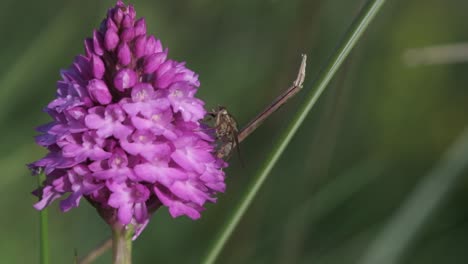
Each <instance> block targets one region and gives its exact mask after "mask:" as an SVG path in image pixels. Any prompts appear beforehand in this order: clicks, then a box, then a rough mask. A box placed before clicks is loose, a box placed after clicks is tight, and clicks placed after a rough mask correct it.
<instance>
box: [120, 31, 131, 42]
mask: <svg viewBox="0 0 468 264" xmlns="http://www.w3.org/2000/svg"><path fill="white" fill-rule="evenodd" d="M134 37H135V30H134V29H133V28H126V29H124V30H122V33H120V39H121V40H122V41H125V42H130V41H132V40H133V38H134Z"/></svg>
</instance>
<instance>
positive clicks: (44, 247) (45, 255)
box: [37, 174, 49, 264]
mask: <svg viewBox="0 0 468 264" xmlns="http://www.w3.org/2000/svg"><path fill="white" fill-rule="evenodd" d="M44 178H45V176H44V175H43V174H40V175H38V176H37V181H38V186H41V185H42V182H43V181H44ZM48 223H49V216H48V212H47V208H44V209H42V210H41V211H40V212H39V240H40V241H39V259H40V261H39V263H41V264H49V224H48Z"/></svg>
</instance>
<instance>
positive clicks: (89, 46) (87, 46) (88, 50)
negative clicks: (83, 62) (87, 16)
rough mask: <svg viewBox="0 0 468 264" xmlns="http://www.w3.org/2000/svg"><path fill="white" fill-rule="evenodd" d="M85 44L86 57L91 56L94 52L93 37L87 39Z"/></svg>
mask: <svg viewBox="0 0 468 264" xmlns="http://www.w3.org/2000/svg"><path fill="white" fill-rule="evenodd" d="M84 46H85V53H86V57H91V56H92V55H93V52H94V48H93V39H92V38H87V39H85V42H84Z"/></svg>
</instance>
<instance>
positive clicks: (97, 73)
mask: <svg viewBox="0 0 468 264" xmlns="http://www.w3.org/2000/svg"><path fill="white" fill-rule="evenodd" d="M91 70H92V72H93V76H94V78H97V79H101V78H102V77H103V76H104V71H105V68H104V62H102V60H101V58H99V57H98V56H96V55H93V57H92V58H91Z"/></svg>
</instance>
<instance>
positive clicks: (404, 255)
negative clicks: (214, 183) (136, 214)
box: [0, 0, 468, 264]
mask: <svg viewBox="0 0 468 264" xmlns="http://www.w3.org/2000/svg"><path fill="white" fill-rule="evenodd" d="M387 2H388V3H387V4H386V5H385V6H384V8H383V9H382V12H381V13H379V14H378V17H377V18H376V19H375V23H373V24H372V25H371V27H370V28H369V30H368V31H367V32H366V33H365V35H364V37H363V38H362V39H361V40H360V41H359V44H358V45H357V46H356V48H355V49H354V51H353V52H352V54H351V55H350V57H349V59H348V60H347V62H346V63H345V64H344V66H343V67H342V69H341V70H340V71H339V72H338V74H337V75H336V76H335V78H334V80H333V81H332V83H331V84H330V86H329V88H328V89H327V90H326V92H325V93H324V94H323V96H322V97H321V98H320V100H319V103H318V104H317V106H316V107H315V108H314V109H313V111H312V112H311V114H310V115H309V117H308V118H307V120H306V121H305V123H304V125H303V126H302V127H301V129H300V130H299V132H298V134H297V135H296V137H295V138H294V140H293V141H292V143H291V144H290V146H289V147H288V148H287V150H286V152H285V153H284V155H283V157H282V158H281V160H280V162H279V163H278V164H277V166H276V167H275V169H274V170H273V172H272V173H271V175H270V176H269V178H268V180H267V181H266V183H265V185H264V186H263V187H262V189H261V191H260V193H259V195H258V196H257V197H256V199H255V201H254V202H253V204H252V206H251V207H250V209H249V210H248V212H247V214H246V215H245V217H244V218H243V220H242V221H241V223H240V225H239V227H238V228H237V229H236V230H235V233H234V235H233V237H232V239H231V240H230V241H229V242H228V244H227V245H226V248H225V249H224V251H223V253H222V255H221V256H220V258H219V261H218V262H219V263H315V264H318V263H323V264H325V263H327V264H328V263H329V264H334V263H340V264H342V263H364V264H373V263H375V264H379V263H468V250H467V247H468V210H467V205H466V201H467V199H468V192H467V191H468V185H467V184H468V170H467V169H465V168H464V165H465V164H467V163H468V155H465V154H466V152H467V150H468V149H467V148H466V146H465V145H466V144H465V145H463V141H457V139H458V138H459V137H463V136H461V135H462V133H463V132H462V131H463V130H464V128H465V127H466V126H467V125H468V115H467V113H468V89H467V84H468V74H467V73H468V61H465V62H464V61H463V60H461V61H459V62H458V63H451V62H448V63H444V64H439V63H436V64H431V65H427V64H418V63H417V62H415V61H412V59H411V58H412V57H405V54H406V52H407V51H408V50H409V49H415V48H416V49H417V48H422V47H427V46H432V45H441V44H449V43H460V42H465V41H466V42H468V22H467V20H466V10H468V1H462V0H447V1H440V0H439V1H438V0H414V1H397V0H393V1H391V0H389V1H387ZM131 3H132V4H134V5H135V7H136V10H137V12H138V14H139V16H144V17H146V19H147V21H148V30H149V32H151V33H152V34H155V35H156V36H157V37H158V38H160V39H161V40H162V42H163V45H165V46H167V47H169V48H170V56H171V57H172V58H174V59H177V60H185V61H187V62H188V66H189V67H190V68H192V69H194V70H195V71H196V72H198V73H199V74H200V79H201V83H202V86H201V88H200V90H199V96H200V97H201V98H202V99H204V100H205V101H207V105H208V106H209V107H210V108H211V107H215V106H217V105H224V106H226V107H227V108H228V109H229V110H230V111H231V112H232V114H233V115H235V116H236V117H237V119H238V121H239V123H240V124H241V125H242V124H246V123H247V122H248V121H249V119H250V118H252V117H253V116H254V115H255V114H256V113H257V112H258V111H260V110H261V109H263V107H264V106H266V105H267V104H268V103H269V102H270V101H271V100H272V99H273V98H275V96H277V95H278V94H279V93H281V91H282V90H284V89H285V88H287V87H288V86H289V85H290V84H291V82H292V81H293V80H294V78H295V75H296V71H297V68H298V66H299V62H300V54H301V53H307V54H308V56H309V60H308V69H307V80H306V86H305V88H304V91H302V92H301V93H300V95H299V96H297V98H294V99H293V100H292V101H291V102H290V103H289V104H288V105H287V106H285V107H283V108H281V109H280V111H279V112H277V113H276V114H274V115H273V116H272V117H271V118H270V119H269V120H268V121H267V122H266V123H265V124H264V125H263V126H262V127H261V128H260V129H258V131H256V132H255V133H254V134H253V135H252V136H250V137H249V138H248V139H247V140H246V141H245V142H244V143H243V144H242V145H241V155H242V159H243V163H244V164H243V165H242V164H241V162H240V161H239V160H238V158H237V157H236V156H235V155H234V156H233V158H232V160H231V166H230V167H229V168H228V169H227V175H228V178H227V183H228V189H227V192H226V193H225V194H222V195H220V197H219V200H218V203H217V204H215V205H213V204H211V205H208V210H207V211H206V212H205V213H204V214H203V217H202V219H200V220H199V221H191V220H189V219H186V218H178V219H171V218H170V216H169V215H168V212H167V210H166V209H161V210H159V211H158V212H157V213H156V214H155V215H154V216H153V218H152V221H151V223H150V225H149V226H148V227H147V229H146V230H145V232H143V234H142V235H141V236H140V238H139V239H138V240H137V241H136V242H135V243H134V262H135V263H199V262H200V261H201V259H202V257H203V256H204V254H205V253H206V252H207V250H208V248H209V246H210V245H211V244H212V242H213V240H214V238H215V237H216V234H217V233H218V232H219V231H220V230H221V228H222V226H223V225H224V223H225V222H226V221H227V220H228V218H229V217H230V215H231V213H232V211H233V210H234V208H235V206H236V204H238V203H239V201H240V200H241V197H242V195H243V194H244V193H245V191H246V188H247V186H248V185H249V183H250V182H251V180H252V179H253V177H254V176H255V175H256V173H257V171H258V170H259V169H260V168H261V167H262V165H263V163H264V162H265V159H266V157H267V156H268V154H269V152H270V151H271V150H272V148H273V146H274V144H275V142H276V141H277V140H278V138H279V137H280V135H281V134H282V133H283V132H284V129H285V127H286V126H287V124H289V122H290V121H291V119H292V116H293V115H294V114H295V112H296V111H297V110H298V109H299V107H300V105H301V104H302V103H303V99H304V95H305V94H306V93H308V92H309V91H310V89H311V82H312V81H313V79H314V78H315V77H316V76H317V74H318V72H319V70H320V68H321V67H322V66H323V65H324V63H325V62H326V60H327V57H328V56H330V54H331V53H332V52H333V49H334V47H335V46H336V44H337V43H338V41H339V40H340V38H341V36H342V35H343V33H344V32H345V30H346V29H347V28H348V26H349V24H350V23H351V21H352V19H353V17H354V16H355V15H356V14H357V12H358V10H359V8H360V7H361V5H362V3H363V1H361V0H346V1H344V0H314V1H312V0H287V1H286V0H257V1H252V0H240V1H221V0H216V1H215V0H190V1H189V0H180V1H156V0H152V1H149V0H132V1H131ZM112 4H113V1H108V0H106V1H96V0H81V1H58V0H43V1H27V2H24V1H16V0H1V6H2V8H1V9H0V25H1V26H0V36H1V41H0V58H1V63H0V128H1V130H0V131H1V133H2V134H1V137H0V146H1V151H0V171H1V175H0V195H1V199H0V209H1V217H0V254H1V256H2V257H1V259H2V261H1V262H2V263H37V262H38V244H39V240H38V213H37V212H36V211H35V210H33V208H32V204H33V203H34V202H35V198H34V197H33V196H32V195H31V194H30V191H31V190H32V189H34V188H35V186H36V185H37V181H36V179H35V178H34V177H31V176H29V172H28V171H27V169H26V167H25V164H26V163H28V162H30V161H32V160H36V159H38V158H39V157H41V156H42V155H43V154H44V151H43V150H42V149H41V148H40V147H38V146H36V145H35V144H34V143H33V136H34V135H35V134H36V132H35V131H34V127H36V126H38V125H40V124H42V123H45V122H47V121H48V117H47V116H46V114H44V113H42V112H41V109H42V107H44V106H45V105H46V104H47V103H48V102H49V101H50V100H51V99H52V98H53V97H54V94H55V82H56V81H57V80H58V78H59V69H61V68H65V67H67V66H68V65H69V64H70V63H71V62H72V59H73V57H74V56H75V55H77V54H79V53H82V52H83V47H82V43H83V39H84V38H85V37H87V36H90V34H91V33H92V29H93V28H95V27H97V26H98V25H99V23H100V21H101V19H102V18H103V17H104V16H105V14H106V10H107V8H108V7H110V6H111V5H112ZM460 56H462V55H460ZM465 56H466V54H465ZM405 58H406V59H405ZM413 59H414V58H413ZM465 137H466V136H465ZM454 146H455V147H458V148H459V151H458V152H457V153H455V154H453V155H452V156H449V158H450V157H452V158H451V159H449V160H448V161H447V160H446V159H444V158H443V157H444V155H445V154H444V153H446V152H447V151H448V150H449V149H451V148H453V147H454ZM464 150H465V153H463V151H464ZM437 168H439V169H437ZM49 212H50V239H51V258H52V263H72V261H73V256H74V251H75V250H76V251H77V252H78V255H83V254H85V253H87V252H88V251H89V250H91V249H92V248H93V247H95V246H96V245H98V244H99V243H100V242H102V241H103V240H105V239H106V238H107V237H109V236H110V231H109V230H108V228H107V227H106V225H105V224H104V222H103V221H101V220H100V219H99V217H98V216H97V214H96V213H95V211H94V209H93V208H92V207H90V206H89V205H87V203H86V202H85V201H82V204H81V206H80V208H78V209H74V210H72V211H71V212H69V213H66V214H62V213H60V212H59V210H58V207H57V205H56V204H54V205H53V206H52V207H51V208H50V209H49ZM382 256H383V257H382ZM96 263H110V253H107V254H105V255H103V256H102V257H101V258H99V259H98V260H97V261H96Z"/></svg>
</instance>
